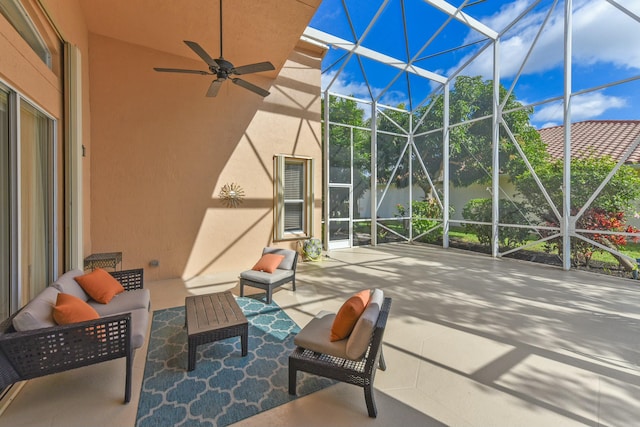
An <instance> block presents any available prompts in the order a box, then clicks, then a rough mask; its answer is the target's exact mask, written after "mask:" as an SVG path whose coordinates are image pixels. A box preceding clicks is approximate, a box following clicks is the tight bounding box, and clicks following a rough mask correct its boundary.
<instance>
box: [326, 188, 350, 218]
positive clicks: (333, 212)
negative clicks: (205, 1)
mask: <svg viewBox="0 0 640 427" xmlns="http://www.w3.org/2000/svg"><path fill="white" fill-rule="evenodd" d="M329 217H330V218H332V219H333V218H347V219H348V218H349V188H348V187H331V188H330V189H329Z"/></svg>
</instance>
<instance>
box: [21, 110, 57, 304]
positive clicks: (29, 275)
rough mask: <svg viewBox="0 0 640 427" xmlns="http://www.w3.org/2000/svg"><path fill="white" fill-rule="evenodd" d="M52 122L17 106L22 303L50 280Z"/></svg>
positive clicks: (33, 111) (41, 115)
mask: <svg viewBox="0 0 640 427" xmlns="http://www.w3.org/2000/svg"><path fill="white" fill-rule="evenodd" d="M51 129H52V121H51V120H50V119H49V118H47V117H46V116H45V115H44V114H42V113H41V112H39V111H38V110H36V109H35V108H34V107H32V106H31V105H29V104H27V103H26V102H22V103H21V107H20V138H19V144H20V156H21V159H20V220H21V227H20V241H21V246H22V250H21V256H22V257H21V265H20V268H21V277H22V295H21V298H22V301H21V302H22V304H25V303H26V302H27V301H29V300H30V299H31V298H33V297H34V296H35V295H36V294H37V293H38V292H39V291H41V290H42V289H44V288H45V287H46V286H47V284H48V283H49V281H50V277H49V271H50V264H51V259H52V256H51V255H52V253H51V248H50V244H51V242H50V236H51V230H50V220H49V219H50V217H51V212H50V203H49V200H50V199H49V193H50V188H51V186H50V179H51V161H50V151H49V150H50V148H51V146H52V130H51Z"/></svg>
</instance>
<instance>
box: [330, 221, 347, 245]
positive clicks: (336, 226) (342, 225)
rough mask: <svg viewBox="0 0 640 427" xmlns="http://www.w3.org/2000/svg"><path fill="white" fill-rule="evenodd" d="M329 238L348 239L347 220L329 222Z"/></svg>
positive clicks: (333, 239) (334, 239)
mask: <svg viewBox="0 0 640 427" xmlns="http://www.w3.org/2000/svg"><path fill="white" fill-rule="evenodd" d="M329 240H330V241H332V242H333V241H336V240H349V220H344V221H331V222H330V223H329Z"/></svg>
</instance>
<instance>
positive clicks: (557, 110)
mask: <svg viewBox="0 0 640 427" xmlns="http://www.w3.org/2000/svg"><path fill="white" fill-rule="evenodd" d="M626 106H627V101H626V100H625V99H624V98H620V97H617V96H607V95H605V94H603V93H602V92H592V93H586V94H584V95H580V96H576V97H574V98H573V99H572V100H571V119H572V121H580V120H588V119H593V118H597V117H599V116H600V115H602V114H603V113H604V112H605V111H607V110H611V109H615V108H624V107H626ZM531 121H532V122H534V123H540V122H545V124H544V125H542V126H540V127H549V126H548V125H549V124H552V123H562V122H563V109H562V103H561V102H554V103H551V104H549V105H546V106H544V107H542V108H540V109H536V111H535V112H534V114H533V116H532V117H531ZM552 125H553V126H557V124H552Z"/></svg>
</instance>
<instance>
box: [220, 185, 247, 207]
mask: <svg viewBox="0 0 640 427" xmlns="http://www.w3.org/2000/svg"><path fill="white" fill-rule="evenodd" d="M219 197H220V200H222V203H224V204H225V206H226V207H228V208H237V207H238V206H239V205H240V203H242V200H243V199H244V190H243V189H242V187H240V186H239V185H238V184H236V183H235V182H232V183H231V184H225V185H223V186H222V188H221V189H220V194H219Z"/></svg>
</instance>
